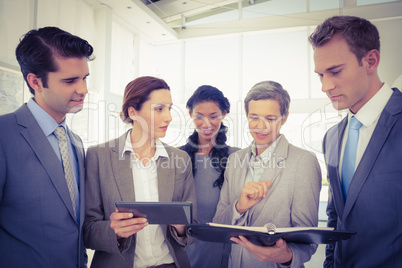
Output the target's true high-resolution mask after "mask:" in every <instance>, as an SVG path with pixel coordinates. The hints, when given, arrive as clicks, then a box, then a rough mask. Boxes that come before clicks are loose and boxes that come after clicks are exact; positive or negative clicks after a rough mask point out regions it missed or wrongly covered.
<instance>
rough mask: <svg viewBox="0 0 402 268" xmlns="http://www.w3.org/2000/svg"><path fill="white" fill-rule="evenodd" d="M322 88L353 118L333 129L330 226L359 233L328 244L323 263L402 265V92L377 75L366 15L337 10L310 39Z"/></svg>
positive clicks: (328, 155) (328, 148) (375, 40)
mask: <svg viewBox="0 0 402 268" xmlns="http://www.w3.org/2000/svg"><path fill="white" fill-rule="evenodd" d="M309 40H310V43H311V44H312V45H313V48H314V62H315V72H316V73H317V74H318V75H319V77H320V79H321V83H322V91H323V92H325V93H326V94H327V95H328V97H329V98H330V99H331V101H332V104H333V107H334V108H335V109H337V110H342V109H348V116H347V117H345V118H344V119H343V120H342V121H341V122H340V123H339V124H337V125H336V126H334V127H332V128H331V129H329V130H328V132H327V133H326V135H325V137H324V143H323V148H324V155H325V161H326V164H327V169H328V179H329V182H330V193H329V201H328V207H327V214H328V226H331V227H335V228H336V229H338V230H349V231H356V232H357V234H356V235H355V236H353V237H352V238H350V239H348V240H344V241H339V242H336V243H334V244H329V245H327V250H326V260H325V263H324V267H365V268H366V267H402V194H401V193H402V162H401V159H402V147H401V144H402V94H401V92H399V91H398V90H397V89H391V88H390V87H389V86H388V85H387V84H386V83H383V82H381V80H380V78H379V77H378V74H377V67H378V64H379V61H380V52H379V51H380V39H379V34H378V31H377V28H376V27H375V26H374V25H373V24H371V23H370V22H369V21H367V20H365V19H362V18H357V17H351V16H336V17H332V18H329V19H327V20H326V21H324V22H323V23H322V24H321V25H319V26H318V27H317V28H316V30H315V31H314V33H313V34H312V35H311V36H310V38H309Z"/></svg>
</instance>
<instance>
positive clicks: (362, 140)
mask: <svg viewBox="0 0 402 268" xmlns="http://www.w3.org/2000/svg"><path fill="white" fill-rule="evenodd" d="M392 93H393V90H392V89H391V88H390V87H389V86H388V85H387V84H386V83H384V85H383V86H382V87H381V89H380V90H379V91H378V92H377V93H376V94H375V95H374V96H373V97H372V98H371V99H370V100H369V101H368V102H367V103H366V104H365V105H364V106H363V107H362V108H361V109H360V110H359V111H358V112H357V113H356V114H353V113H352V112H351V111H350V110H349V112H348V124H347V126H346V128H345V132H344V133H343V138H342V149H341V155H340V159H339V161H340V162H339V176H340V178H341V179H342V162H343V153H344V151H345V145H346V141H347V139H348V131H349V122H350V118H351V117H352V116H353V115H354V116H355V117H356V119H357V120H359V121H360V123H362V126H361V128H360V130H359V141H358V143H357V151H356V165H355V170H356V168H357V167H358V166H359V163H360V160H361V159H362V157H363V154H364V152H365V151H366V148H367V145H368V143H369V142H370V139H371V136H372V135H373V132H374V129H375V127H376V126H377V123H378V119H379V118H380V115H381V113H382V111H383V110H384V107H385V105H386V104H387V102H388V101H389V99H390V98H391V95H392Z"/></svg>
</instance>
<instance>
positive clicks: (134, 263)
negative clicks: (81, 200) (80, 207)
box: [83, 76, 197, 268]
mask: <svg viewBox="0 0 402 268" xmlns="http://www.w3.org/2000/svg"><path fill="white" fill-rule="evenodd" d="M171 106H172V98H171V95H170V89H169V86H168V85H167V84H166V83H165V81H163V80H162V79H158V78H155V77H150V76H145V77H139V78H137V79H135V80H133V81H132V82H130V83H129V84H128V85H127V87H126V89H125V92H124V99H123V107H122V108H123V111H122V119H123V121H124V122H127V123H131V124H132V129H130V130H129V131H127V133H125V134H124V135H123V136H121V137H120V138H118V139H115V140H112V141H109V142H108V143H106V144H101V145H99V146H95V147H91V148H89V149H88V152H87V158H86V163H87V167H86V183H87V184H86V194H87V195H86V215H85V222H84V226H83V230H84V240H85V245H86V247H88V248H91V249H94V250H95V254H94V257H93V260H92V264H91V267H102V268H105V267H106V268H107V267H111V268H112V267H119V268H122V267H123V268H133V267H164V268H174V267H185V268H187V267H190V264H189V260H188V258H187V254H186V252H185V247H186V246H187V244H189V243H191V242H192V241H193V240H194V238H191V237H187V234H186V231H185V229H186V226H185V225H156V224H150V225H148V222H147V219H146V218H133V214H132V213H119V212H118V211H117V210H116V208H115V202H117V201H151V202H155V201H156V202H158V201H161V202H162V201H164V202H170V201H190V202H192V203H193V208H194V212H195V213H196V211H197V210H196V198H195V188H194V181H193V174H192V172H191V169H192V168H191V165H190V166H188V163H189V162H190V159H189V156H188V155H187V154H186V153H185V152H183V151H181V150H179V149H177V148H173V147H170V146H168V145H167V144H164V143H162V142H161V141H159V138H162V137H164V136H165V134H166V130H167V128H168V125H169V123H170V122H171V121H172V117H171V114H170V109H171ZM183 159H184V161H183ZM195 215H196V214H195ZM194 218H195V219H196V217H194Z"/></svg>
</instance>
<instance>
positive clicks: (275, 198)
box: [213, 135, 321, 268]
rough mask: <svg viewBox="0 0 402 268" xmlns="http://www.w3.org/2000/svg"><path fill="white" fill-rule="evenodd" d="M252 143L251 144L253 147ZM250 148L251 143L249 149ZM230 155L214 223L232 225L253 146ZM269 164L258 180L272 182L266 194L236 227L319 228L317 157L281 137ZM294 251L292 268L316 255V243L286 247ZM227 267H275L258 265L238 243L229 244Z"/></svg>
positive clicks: (254, 258)
mask: <svg viewBox="0 0 402 268" xmlns="http://www.w3.org/2000/svg"><path fill="white" fill-rule="evenodd" d="M253 144H254V143H253ZM251 146H252V145H251ZM251 146H249V147H247V148H245V149H243V150H239V151H237V152H235V153H233V154H231V155H230V156H229V160H228V164H227V166H226V170H225V181H224V183H223V187H222V190H221V195H220V199H219V203H218V207H217V209H216V214H215V217H214V219H213V221H214V222H218V223H225V224H232V218H233V210H234V206H235V204H236V203H237V200H238V198H239V196H240V193H241V190H242V189H243V187H244V185H245V180H246V175H247V170H248V163H249V160H250V156H251V150H252V147H251ZM271 156H272V157H271V158H270V160H269V161H268V162H267V163H265V164H264V173H263V175H262V177H261V179H260V181H271V185H270V187H269V189H268V193H267V196H266V197H265V198H263V199H261V200H260V202H259V203H257V204H256V205H255V206H253V207H251V208H250V209H249V210H248V211H247V212H245V213H244V215H243V217H242V218H241V219H240V220H239V221H238V222H237V224H238V225H245V226H264V225H265V224H267V223H273V224H275V226H277V227H296V226H317V224H318V205H319V196H320V190H321V170H320V166H319V164H318V161H317V157H316V156H315V155H314V154H313V153H311V152H309V151H306V150H303V149H301V148H298V147H296V146H293V145H292V144H290V143H289V142H288V141H287V139H286V138H285V136H284V135H282V137H281V139H280V141H279V142H278V144H277V147H276V149H275V151H274V152H273V153H272V155H271ZM288 246H289V248H290V249H291V250H292V252H293V260H292V264H291V266H290V267H292V268H293V267H303V263H305V262H307V261H308V260H309V259H310V257H311V256H312V255H313V254H314V252H315V251H316V248H317V246H316V245H302V244H294V243H288ZM229 267H232V268H233V267H253V268H260V267H261V268H262V267H264V268H267V267H278V264H276V263H268V262H266V263H262V262H260V261H259V260H258V259H257V258H256V257H255V256H253V255H251V254H250V253H249V252H248V251H247V250H245V249H244V248H242V247H241V246H239V245H237V244H233V245H232V251H231V255H230V258H229Z"/></svg>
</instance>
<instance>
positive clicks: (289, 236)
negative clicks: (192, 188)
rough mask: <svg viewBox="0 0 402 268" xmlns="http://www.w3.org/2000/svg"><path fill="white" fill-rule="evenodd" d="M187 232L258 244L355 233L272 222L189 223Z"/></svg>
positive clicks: (201, 237) (327, 239)
mask: <svg viewBox="0 0 402 268" xmlns="http://www.w3.org/2000/svg"><path fill="white" fill-rule="evenodd" d="M187 232H188V234H189V235H190V236H194V237H196V238H197V239H199V240H203V241H209V242H221V243H222V242H224V243H234V242H232V241H231V240H230V238H231V237H233V236H235V237H238V236H240V235H241V236H245V237H246V238H247V239H248V240H249V241H250V242H252V243H254V244H256V245H259V246H272V245H274V244H275V242H276V241H277V240H279V239H280V238H282V239H284V240H285V241H287V242H291V243H300V244H328V243H331V242H334V241H338V240H344V239H348V238H350V237H351V236H352V235H354V234H355V232H349V231H337V230H334V229H333V228H330V227H288V228H276V227H275V226H274V225H273V224H267V225H265V226H264V227H252V226H236V225H226V224H217V223H207V224H191V225H189V226H188V227H187Z"/></svg>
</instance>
